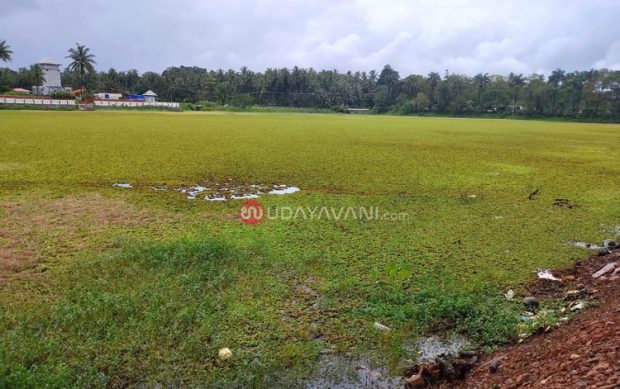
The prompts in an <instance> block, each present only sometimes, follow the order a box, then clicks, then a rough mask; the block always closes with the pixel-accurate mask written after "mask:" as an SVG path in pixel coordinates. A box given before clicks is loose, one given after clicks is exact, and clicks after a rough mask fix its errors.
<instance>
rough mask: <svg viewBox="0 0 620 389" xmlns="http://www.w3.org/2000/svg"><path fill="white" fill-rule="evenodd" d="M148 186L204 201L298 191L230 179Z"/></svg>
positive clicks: (130, 185)
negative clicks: (169, 185) (191, 183)
mask: <svg viewBox="0 0 620 389" xmlns="http://www.w3.org/2000/svg"><path fill="white" fill-rule="evenodd" d="M112 186H114V187H118V188H125V189H130V188H133V187H134V186H133V185H132V184H130V183H121V182H117V183H114V184H112ZM148 188H150V189H151V190H153V191H155V192H165V191H167V190H173V191H175V192H179V193H182V194H183V195H185V198H187V199H188V200H196V199H199V198H200V199H204V200H206V201H214V202H224V201H228V200H248V199H257V198H259V197H260V196H263V195H288V194H293V193H297V192H299V191H300V190H301V189H299V188H298V187H296V186H288V185H284V184H263V183H259V184H239V183H235V182H233V181H232V180H228V181H225V182H205V183H204V186H203V185H201V184H196V185H193V186H179V187H176V188H175V187H172V188H171V187H168V186H167V185H149V186H148Z"/></svg>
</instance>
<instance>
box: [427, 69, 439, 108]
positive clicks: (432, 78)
mask: <svg viewBox="0 0 620 389" xmlns="http://www.w3.org/2000/svg"><path fill="white" fill-rule="evenodd" d="M427 82H428V83H429V85H430V87H431V89H430V96H429V97H430V98H429V101H430V107H429V108H430V110H431V111H432V110H433V104H434V103H435V90H436V89H437V85H438V84H439V83H440V82H441V76H440V75H439V73H435V72H430V73H429V74H428V79H427Z"/></svg>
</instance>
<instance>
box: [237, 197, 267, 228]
mask: <svg viewBox="0 0 620 389" xmlns="http://www.w3.org/2000/svg"><path fill="white" fill-rule="evenodd" d="M263 217H265V209H264V208H263V204H261V203H260V201H257V200H247V201H244V202H243V204H242V205H241V209H240V210H239V220H241V221H242V222H244V223H245V224H251V225H257V224H260V222H262V221H263Z"/></svg>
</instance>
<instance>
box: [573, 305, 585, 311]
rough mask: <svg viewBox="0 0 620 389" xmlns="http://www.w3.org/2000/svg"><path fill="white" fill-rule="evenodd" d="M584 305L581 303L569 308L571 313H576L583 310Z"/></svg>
mask: <svg viewBox="0 0 620 389" xmlns="http://www.w3.org/2000/svg"><path fill="white" fill-rule="evenodd" d="M583 307H584V305H583V303H577V304H575V305H573V306H572V307H570V310H571V311H578V310H580V309H583Z"/></svg>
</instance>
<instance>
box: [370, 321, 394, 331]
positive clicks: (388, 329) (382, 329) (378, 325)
mask: <svg viewBox="0 0 620 389" xmlns="http://www.w3.org/2000/svg"><path fill="white" fill-rule="evenodd" d="M373 327H375V328H376V329H378V330H379V331H391V328H390V327H387V326H384V325H383V324H381V323H379V322H377V321H376V322H375V324H373Z"/></svg>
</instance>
